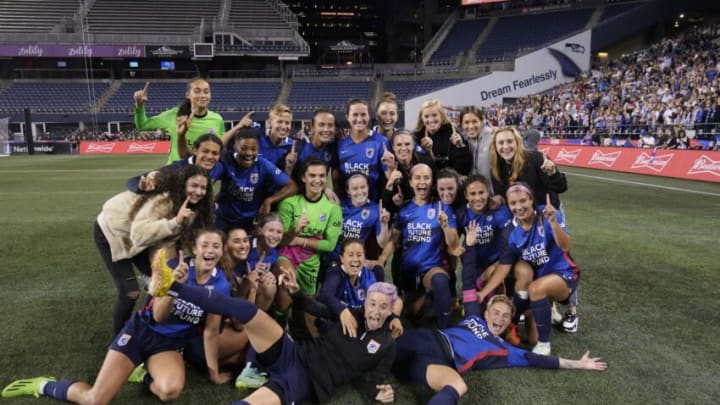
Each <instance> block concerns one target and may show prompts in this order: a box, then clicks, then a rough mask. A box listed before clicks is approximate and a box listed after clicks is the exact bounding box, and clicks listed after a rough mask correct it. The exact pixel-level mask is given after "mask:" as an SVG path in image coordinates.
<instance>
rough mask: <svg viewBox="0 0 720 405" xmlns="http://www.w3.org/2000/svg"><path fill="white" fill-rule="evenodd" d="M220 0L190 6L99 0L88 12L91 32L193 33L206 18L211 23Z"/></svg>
mask: <svg viewBox="0 0 720 405" xmlns="http://www.w3.org/2000/svg"><path fill="white" fill-rule="evenodd" d="M220 3H221V0H201V1H194V2H192V3H191V4H190V3H188V4H185V3H182V2H177V1H175V0H136V1H132V0H125V1H118V0H96V1H95V4H93V6H92V8H91V9H90V11H88V16H87V19H88V24H89V26H90V31H91V32H94V33H97V34H122V33H128V34H144V35H148V34H151V35H152V34H155V35H163V34H165V35H181V34H191V33H192V32H193V30H194V29H195V28H197V27H199V26H200V24H201V20H202V19H204V20H205V23H206V24H212V22H213V20H214V19H215V18H216V17H217V15H218V13H219V12H220Z"/></svg>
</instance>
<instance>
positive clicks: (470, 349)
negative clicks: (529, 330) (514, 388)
mask: <svg viewBox="0 0 720 405" xmlns="http://www.w3.org/2000/svg"><path fill="white" fill-rule="evenodd" d="M514 311H515V307H514V306H513V303H512V301H511V300H510V298H509V297H507V296H505V295H496V296H493V297H492V298H491V299H490V301H489V303H488V306H487V309H486V310H485V313H484V315H483V317H482V318H481V317H479V316H477V315H469V316H466V317H465V319H463V320H462V321H461V322H459V323H458V324H456V325H455V326H453V327H451V328H446V329H441V330H438V329H409V330H406V331H405V333H404V334H403V335H402V336H401V337H400V338H398V340H397V356H396V358H395V366H394V369H395V371H396V374H397V375H398V377H400V378H401V379H409V380H412V381H414V382H416V383H419V384H423V385H426V386H428V387H429V388H431V389H432V390H433V391H435V395H434V396H433V397H432V398H430V401H428V404H430V405H452V404H457V403H458V401H459V400H460V397H461V396H463V395H464V394H465V393H466V392H467V385H466V384H465V381H464V380H463V378H462V377H461V376H460V374H461V373H464V372H466V371H470V370H485V369H493V368H507V367H534V368H546V369H558V368H563V369H579V370H594V371H603V370H605V369H606V368H607V363H606V362H604V361H602V360H601V359H600V358H598V357H590V352H589V351H588V352H586V353H585V354H584V355H583V356H582V358H580V359H579V360H569V359H564V358H561V357H555V356H543V355H538V354H535V353H533V352H529V351H526V350H523V349H520V348H517V347H514V346H512V345H510V344H509V343H507V342H505V341H504V340H502V339H501V338H500V337H499V336H500V335H501V334H502V333H503V332H504V331H505V329H507V327H508V326H509V325H510V319H511V317H512V315H513V312H514Z"/></svg>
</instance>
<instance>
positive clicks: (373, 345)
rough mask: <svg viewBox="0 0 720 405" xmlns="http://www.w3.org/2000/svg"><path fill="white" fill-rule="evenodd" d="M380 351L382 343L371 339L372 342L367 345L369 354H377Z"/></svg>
mask: <svg viewBox="0 0 720 405" xmlns="http://www.w3.org/2000/svg"><path fill="white" fill-rule="evenodd" d="M378 350H380V343H378V342H377V341H376V340H375V339H370V342H368V344H367V351H368V353H370V354H375V353H377V351H378Z"/></svg>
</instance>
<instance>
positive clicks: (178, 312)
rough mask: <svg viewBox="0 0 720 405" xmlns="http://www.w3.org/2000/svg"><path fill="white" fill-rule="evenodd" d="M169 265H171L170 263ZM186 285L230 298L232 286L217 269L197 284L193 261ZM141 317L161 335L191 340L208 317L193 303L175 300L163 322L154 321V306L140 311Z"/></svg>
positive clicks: (148, 306)
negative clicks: (204, 280) (204, 281)
mask: <svg viewBox="0 0 720 405" xmlns="http://www.w3.org/2000/svg"><path fill="white" fill-rule="evenodd" d="M171 262H172V261H171ZM175 263H177V260H175ZM168 264H171V263H170V262H169V263H168ZM185 284H186V285H192V286H198V287H205V288H208V289H212V290H216V291H218V292H220V293H222V294H223V295H227V296H230V284H228V281H227V279H226V278H225V274H223V272H222V270H220V269H219V268H217V267H216V268H214V269H213V270H212V274H211V275H210V279H209V280H208V281H207V282H206V283H205V284H202V285H201V284H198V283H197V273H196V271H195V264H194V263H193V262H192V261H191V262H190V266H189V271H188V278H187V281H186V282H185ZM154 299H155V298H153V300H154ZM151 303H152V301H151ZM140 316H141V317H142V318H143V319H145V320H146V321H147V322H148V324H149V325H150V327H151V328H152V329H153V330H154V331H156V332H157V333H159V334H161V335H165V336H169V337H173V338H189V337H192V336H194V335H197V334H198V333H199V328H202V326H203V323H204V322H205V318H206V317H207V312H205V310H203V309H202V308H201V307H199V306H197V305H195V304H193V303H192V302H188V301H185V300H183V299H180V298H175V301H174V303H173V307H172V310H171V312H170V315H169V316H168V318H167V319H166V320H164V321H163V322H159V323H158V322H155V320H154V319H153V307H152V305H147V306H145V307H143V308H142V309H140Z"/></svg>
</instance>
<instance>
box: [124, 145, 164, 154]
mask: <svg viewBox="0 0 720 405" xmlns="http://www.w3.org/2000/svg"><path fill="white" fill-rule="evenodd" d="M155 145H157V143H155V142H145V143H137V142H133V143H131V144H130V146H128V150H127V151H128V153H152V152H153V151H155Z"/></svg>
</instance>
